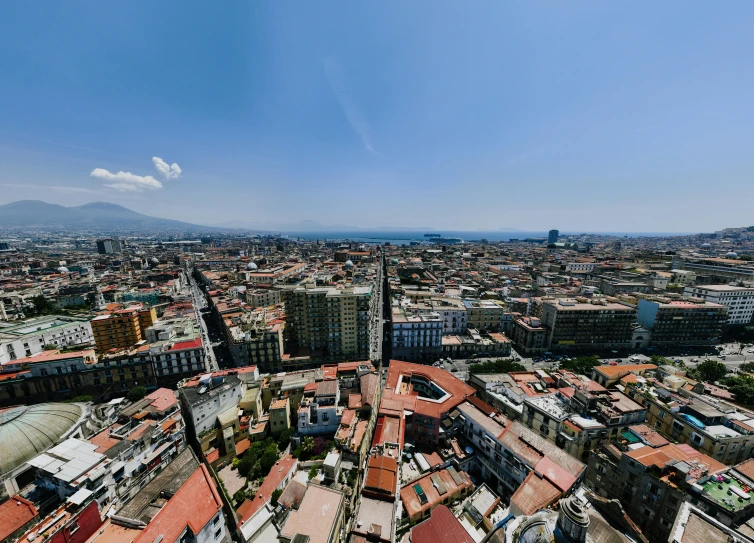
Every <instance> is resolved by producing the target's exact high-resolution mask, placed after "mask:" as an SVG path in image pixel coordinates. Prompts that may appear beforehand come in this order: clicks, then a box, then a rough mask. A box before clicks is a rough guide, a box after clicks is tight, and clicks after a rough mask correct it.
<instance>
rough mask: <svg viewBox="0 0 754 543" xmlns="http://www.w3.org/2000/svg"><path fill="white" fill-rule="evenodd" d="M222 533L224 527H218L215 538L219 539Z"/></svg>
mask: <svg viewBox="0 0 754 543" xmlns="http://www.w3.org/2000/svg"><path fill="white" fill-rule="evenodd" d="M222 533H223V529H222V528H218V529H217V531H216V532H215V539H218V538H219V537H220V534H222Z"/></svg>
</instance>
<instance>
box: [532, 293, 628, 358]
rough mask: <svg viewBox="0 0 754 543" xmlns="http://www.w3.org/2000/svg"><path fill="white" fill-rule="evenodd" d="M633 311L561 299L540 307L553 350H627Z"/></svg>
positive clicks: (618, 306)
mask: <svg viewBox="0 0 754 543" xmlns="http://www.w3.org/2000/svg"><path fill="white" fill-rule="evenodd" d="M635 322H636V308H634V307H631V306H628V305H623V304H620V303H615V302H612V303H610V302H607V301H604V302H602V301H601V300H595V301H593V302H592V303H581V302H578V301H576V300H570V299H565V298H564V299H561V300H557V302H546V303H544V304H543V305H542V323H543V324H544V326H545V327H546V328H548V330H549V337H548V346H549V348H550V349H551V350H553V349H558V350H562V349H606V348H609V349H620V348H628V347H630V346H631V338H632V335H633V325H634V323H635Z"/></svg>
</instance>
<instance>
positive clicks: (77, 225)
mask: <svg viewBox="0 0 754 543" xmlns="http://www.w3.org/2000/svg"><path fill="white" fill-rule="evenodd" d="M3 227H5V228H61V229H68V230H83V229H86V230H101V231H108V230H134V231H138V230H146V231H161V232H166V231H167V232H189V231H190V232H213V231H214V232H218V231H244V230H245V231H254V232H357V231H365V232H367V231H382V232H386V231H405V230H407V229H406V228H401V227H391V226H385V227H380V228H359V227H356V226H347V225H342V224H334V225H323V224H320V223H318V222H315V221H312V220H301V221H296V222H289V223H270V222H246V221H230V222H224V223H222V224H212V225H206V226H205V225H197V224H191V223H187V222H182V221H175V220H172V219H161V218H158V217H150V216H149V215H143V214H141V213H137V212H136V211H133V210H131V209H128V208H125V207H123V206H120V205H117V204H111V203H108V202H92V203H89V204H84V205H80V206H73V207H66V206H62V205H59V204H49V203H47V202H43V201H41V200H20V201H18V202H11V203H9V204H5V205H0V228H3ZM412 230H426V231H428V232H431V231H433V229H432V228H430V227H421V228H416V229H412Z"/></svg>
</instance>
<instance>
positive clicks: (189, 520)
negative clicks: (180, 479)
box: [134, 464, 223, 543]
mask: <svg viewBox="0 0 754 543" xmlns="http://www.w3.org/2000/svg"><path fill="white" fill-rule="evenodd" d="M222 506H223V504H222V501H221V500H220V495H219V494H218V492H217V488H216V487H215V483H214V482H213V481H212V477H211V476H210V474H209V471H207V468H206V467H205V466H204V465H203V464H202V465H200V466H199V467H198V468H197V469H196V471H195V472H194V473H192V474H191V476H190V477H189V478H188V479H187V480H186V482H185V483H184V484H183V485H182V486H181V488H179V489H178V492H176V493H175V494H174V495H173V497H172V498H170V499H169V500H168V502H167V503H166V504H165V505H164V506H163V508H162V509H160V511H159V512H158V513H157V515H156V516H155V517H154V518H153V519H152V521H151V522H150V523H149V524H148V525H147V527H146V528H144V530H143V531H142V532H141V533H140V534H139V536H138V537H137V538H136V539H135V540H134V543H153V542H154V541H156V540H157V538H158V537H159V538H161V541H163V542H164V543H174V542H175V541H177V540H178V538H179V537H180V535H181V534H182V533H183V531H184V530H185V529H186V527H187V526H188V528H189V529H190V530H191V531H192V532H193V533H194V534H198V533H199V532H200V531H201V530H202V528H204V527H205V526H206V525H207V523H209V522H210V521H211V520H212V518H213V517H214V516H215V515H216V514H217V513H218V512H219V511H220V510H221V509H222Z"/></svg>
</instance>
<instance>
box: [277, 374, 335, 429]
mask: <svg viewBox="0 0 754 543" xmlns="http://www.w3.org/2000/svg"><path fill="white" fill-rule="evenodd" d="M339 403H340V387H339V386H338V381H337V380H334V379H328V380H326V381H320V382H319V383H317V389H316V390H315V392H314V397H313V398H311V399H309V398H307V399H305V400H304V401H302V402H301V405H300V406H299V408H298V425H297V428H298V433H299V434H302V435H316V434H329V435H332V434H334V433H335V432H336V431H337V429H338V427H339V426H340V421H341V417H342V416H343V407H341V406H339V405H338V404H339ZM270 413H272V408H270ZM270 420H272V416H270ZM273 430H274V427H273Z"/></svg>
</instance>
